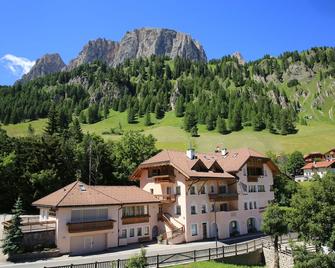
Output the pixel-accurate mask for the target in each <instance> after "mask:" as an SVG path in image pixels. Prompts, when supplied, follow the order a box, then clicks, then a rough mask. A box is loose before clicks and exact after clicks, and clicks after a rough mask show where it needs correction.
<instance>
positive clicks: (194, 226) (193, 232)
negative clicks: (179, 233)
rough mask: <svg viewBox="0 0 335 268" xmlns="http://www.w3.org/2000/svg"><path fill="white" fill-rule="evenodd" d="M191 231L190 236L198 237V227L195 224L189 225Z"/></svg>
mask: <svg viewBox="0 0 335 268" xmlns="http://www.w3.org/2000/svg"><path fill="white" fill-rule="evenodd" d="M191 228H192V229H191V231H192V236H195V235H198V225H197V224H192V225H191Z"/></svg>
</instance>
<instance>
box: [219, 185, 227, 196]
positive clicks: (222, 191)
mask: <svg viewBox="0 0 335 268" xmlns="http://www.w3.org/2000/svg"><path fill="white" fill-rule="evenodd" d="M225 193H227V186H226V185H220V186H219V194H225Z"/></svg>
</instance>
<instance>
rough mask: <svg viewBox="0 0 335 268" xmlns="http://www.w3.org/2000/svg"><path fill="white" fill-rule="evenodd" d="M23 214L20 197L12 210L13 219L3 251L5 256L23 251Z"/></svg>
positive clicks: (6, 233)
mask: <svg viewBox="0 0 335 268" xmlns="http://www.w3.org/2000/svg"><path fill="white" fill-rule="evenodd" d="M22 213H23V209H22V200H21V198H20V197H19V198H18V199H17V200H16V202H15V205H14V207H13V209H12V214H13V217H12V219H11V224H10V226H9V227H8V229H7V230H5V239H4V240H3V245H2V251H3V253H4V254H8V255H9V256H10V255H11V254H15V253H21V252H22V251H23V245H22V240H23V233H22V230H21V226H22V223H21V221H22V220H21V215H22Z"/></svg>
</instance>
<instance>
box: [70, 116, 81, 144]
mask: <svg viewBox="0 0 335 268" xmlns="http://www.w3.org/2000/svg"><path fill="white" fill-rule="evenodd" d="M70 134H71V135H72V137H73V138H74V139H75V140H76V141H77V142H82V140H83V137H84V134H83V131H82V129H81V127H80V123H79V120H78V118H75V119H74V120H73V122H72V126H71V127H70Z"/></svg>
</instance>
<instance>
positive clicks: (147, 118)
mask: <svg viewBox="0 0 335 268" xmlns="http://www.w3.org/2000/svg"><path fill="white" fill-rule="evenodd" d="M144 125H145V126H151V125H152V122H151V116H150V113H149V112H146V113H145V117H144Z"/></svg>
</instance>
